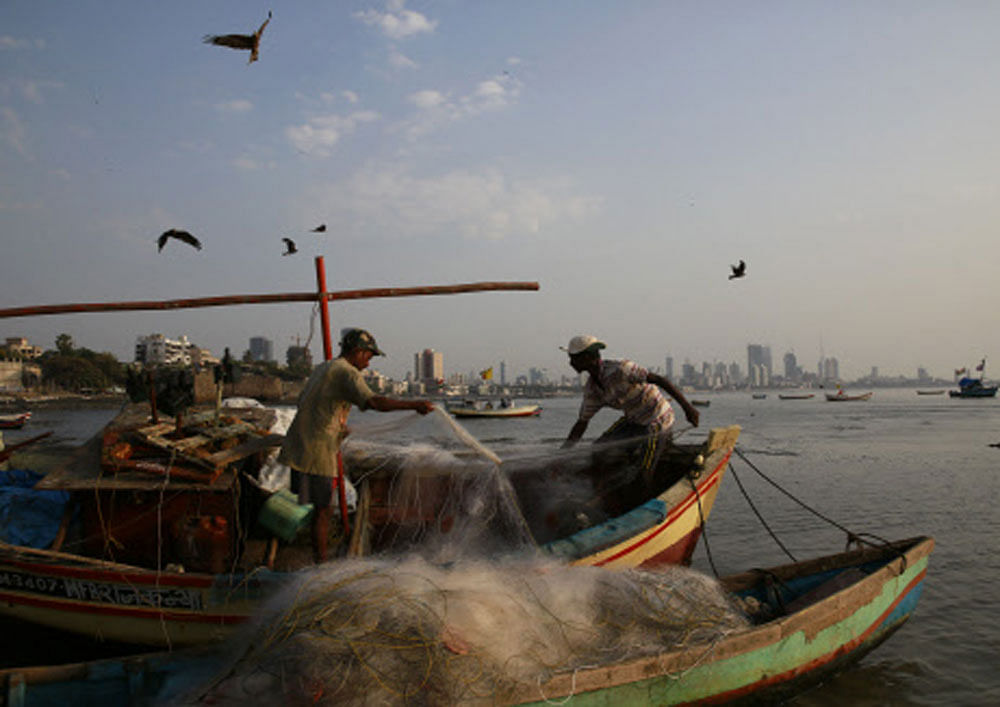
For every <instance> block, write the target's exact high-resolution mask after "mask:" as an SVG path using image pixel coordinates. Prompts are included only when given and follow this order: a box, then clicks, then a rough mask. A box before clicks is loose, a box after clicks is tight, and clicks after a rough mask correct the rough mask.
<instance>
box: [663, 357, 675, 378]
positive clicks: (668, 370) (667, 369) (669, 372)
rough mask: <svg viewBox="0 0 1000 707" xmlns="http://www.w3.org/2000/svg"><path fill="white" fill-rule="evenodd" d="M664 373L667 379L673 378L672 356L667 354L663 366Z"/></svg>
mask: <svg viewBox="0 0 1000 707" xmlns="http://www.w3.org/2000/svg"><path fill="white" fill-rule="evenodd" d="M664 373H665V375H666V376H667V380H671V381H672V380H673V379H674V357H673V356H667V360H666V366H665V367H664Z"/></svg>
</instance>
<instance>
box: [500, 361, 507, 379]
mask: <svg viewBox="0 0 1000 707" xmlns="http://www.w3.org/2000/svg"><path fill="white" fill-rule="evenodd" d="M500 385H507V362H506V361H501V362H500Z"/></svg>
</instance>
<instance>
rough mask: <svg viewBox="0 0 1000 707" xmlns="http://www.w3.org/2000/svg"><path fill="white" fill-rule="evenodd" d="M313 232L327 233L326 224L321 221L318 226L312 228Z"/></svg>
mask: <svg viewBox="0 0 1000 707" xmlns="http://www.w3.org/2000/svg"><path fill="white" fill-rule="evenodd" d="M312 233H326V224H325V223H321V224H320V225H318V226H317V227H316V228H314V229H312Z"/></svg>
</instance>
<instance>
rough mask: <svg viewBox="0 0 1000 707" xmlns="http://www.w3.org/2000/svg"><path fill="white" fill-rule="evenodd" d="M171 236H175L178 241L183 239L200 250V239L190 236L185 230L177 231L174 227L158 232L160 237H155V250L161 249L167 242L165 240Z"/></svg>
mask: <svg viewBox="0 0 1000 707" xmlns="http://www.w3.org/2000/svg"><path fill="white" fill-rule="evenodd" d="M171 238H176V239H177V240H179V241H183V242H184V243H187V244H188V245H193V246H194V247H195V248H197V249H198V250H201V241H199V240H198V239H197V238H195V237H194V236H192V235H191V234H190V233H188V232H187V231H179V230H177V229H176V228H171V229H170V230H169V231H164V232H163V233H161V234H160V237H159V238H157V239H156V246H157V248H156V250H157V252H159V251H161V250H163V246H165V245H166V244H167V241H168V240H170V239H171Z"/></svg>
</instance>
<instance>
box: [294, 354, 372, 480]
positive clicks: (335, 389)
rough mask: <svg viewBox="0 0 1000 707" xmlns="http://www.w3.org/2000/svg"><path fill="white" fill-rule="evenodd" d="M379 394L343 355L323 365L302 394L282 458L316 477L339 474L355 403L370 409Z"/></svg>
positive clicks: (315, 372) (312, 376) (308, 382)
mask: <svg viewBox="0 0 1000 707" xmlns="http://www.w3.org/2000/svg"><path fill="white" fill-rule="evenodd" d="M374 396H375V393H373V392H372V390H371V388H369V387H368V384H367V383H365V380H364V377H362V375H361V371H359V370H358V369H357V368H355V367H354V366H352V365H351V364H350V363H348V362H347V361H346V360H345V359H343V358H336V359H334V360H332V361H327V362H326V363H323V364H320V365H319V366H317V367H316V370H315V371H313V373H312V375H311V376H309V380H308V381H307V382H306V387H305V389H303V391H302V395H301V396H299V409H298V411H296V413H295V418H294V419H293V420H292V424H291V425H289V427H288V432H287V433H286V434H285V441H284V443H283V444H282V445H281V453H280V454H279V455H278V461H279V462H281V463H282V464H287V465H288V466H290V467H292V468H293V469H297V470H298V471H301V472H304V473H306V474H315V475H316V476H331V477H332V476H336V475H337V450H339V449H340V443H341V441H342V440H343V438H344V427H345V426H346V424H347V414H348V413H349V412H350V410H351V405H352V404H353V405H357V406H358V407H359V408H360V409H362V410H366V409H367V408H368V407H369V402H370V401H371V399H372V398H373V397H374Z"/></svg>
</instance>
